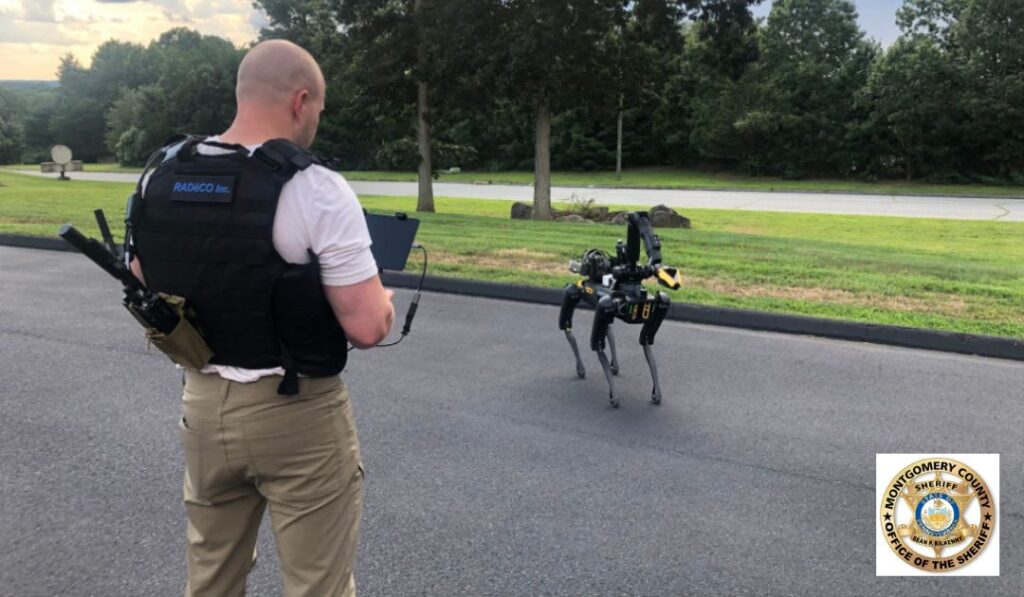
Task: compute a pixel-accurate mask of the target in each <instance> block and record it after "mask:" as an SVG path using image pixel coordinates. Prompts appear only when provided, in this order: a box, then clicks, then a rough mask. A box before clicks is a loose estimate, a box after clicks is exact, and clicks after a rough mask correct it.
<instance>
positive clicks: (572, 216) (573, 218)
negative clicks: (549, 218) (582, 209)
mask: <svg viewBox="0 0 1024 597" xmlns="http://www.w3.org/2000/svg"><path fill="white" fill-rule="evenodd" d="M555 221H557V222H577V223H580V224H582V223H587V224H593V222H591V221H590V220H588V219H586V218H584V217H583V216H578V215H576V214H569V215H567V216H562V217H560V218H556V219H555Z"/></svg>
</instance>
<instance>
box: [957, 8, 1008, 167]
mask: <svg viewBox="0 0 1024 597" xmlns="http://www.w3.org/2000/svg"><path fill="white" fill-rule="evenodd" d="M953 31H954V38H955V40H956V43H957V46H958V49H959V51H960V52H961V55H962V60H963V64H964V68H965V70H966V84H965V85H964V86H963V93H962V95H961V102H962V106H963V110H964V112H965V113H966V116H967V120H968V121H969V122H970V131H969V138H968V139H967V149H968V150H969V152H970V153H969V155H971V156H975V157H976V158H977V159H976V161H974V162H973V163H972V164H971V165H972V167H973V168H974V169H977V170H980V171H982V172H983V173H985V174H988V175H994V176H997V177H999V178H1002V179H1007V178H1013V179H1015V180H1017V181H1018V182H1020V183H1024V3H1022V2H1020V1H1016V0H971V1H970V3H969V4H968V5H967V6H966V7H965V8H964V10H963V12H962V13H961V14H960V19H959V21H958V22H957V23H956V24H954V25H953Z"/></svg>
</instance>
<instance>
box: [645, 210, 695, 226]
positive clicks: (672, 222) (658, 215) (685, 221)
mask: <svg viewBox="0 0 1024 597" xmlns="http://www.w3.org/2000/svg"><path fill="white" fill-rule="evenodd" d="M650 216H651V225H652V226H654V227H655V228H689V227H690V218H687V217H685V216H681V215H679V214H677V213H676V212H675V211H674V210H670V211H656V212H654V213H652V214H650Z"/></svg>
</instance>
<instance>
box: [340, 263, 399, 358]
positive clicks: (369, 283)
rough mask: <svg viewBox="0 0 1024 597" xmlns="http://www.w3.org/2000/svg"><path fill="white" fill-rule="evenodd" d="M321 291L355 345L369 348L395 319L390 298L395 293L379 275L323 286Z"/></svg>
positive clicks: (377, 341) (386, 333)
mask: <svg viewBox="0 0 1024 597" xmlns="http://www.w3.org/2000/svg"><path fill="white" fill-rule="evenodd" d="M324 294H325V295H326V296H327V302H329V303H330V304H331V309H333V310H334V315H335V317H337V318H338V323H340V324H341V327H342V329H343V330H345V336H346V337H347V338H348V341H349V342H351V343H352V345H353V346H355V347H356V348H372V347H374V346H376V345H377V344H378V343H379V342H380V341H381V340H383V339H384V338H387V336H388V333H389V332H391V325H392V324H393V323H394V322H395V307H394V305H392V304H391V299H392V298H393V297H394V296H395V293H394V291H392V290H387V289H385V288H384V286H383V285H382V284H381V283H380V276H374V277H372V278H369V279H367V280H365V281H363V282H359V283H358V284H352V285H349V286H324Z"/></svg>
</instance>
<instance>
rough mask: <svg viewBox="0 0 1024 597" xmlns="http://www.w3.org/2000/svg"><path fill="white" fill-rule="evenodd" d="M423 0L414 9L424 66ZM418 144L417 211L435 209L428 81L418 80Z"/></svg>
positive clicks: (420, 61)
mask: <svg viewBox="0 0 1024 597" xmlns="http://www.w3.org/2000/svg"><path fill="white" fill-rule="evenodd" d="M422 10H423V0H416V3H415V4H414V6H413V11H414V12H415V16H416V28H417V30H418V31H417V33H418V34H419V44H417V46H416V63H417V65H418V66H420V67H422V66H423V64H424V62H425V61H426V59H427V55H426V54H427V48H426V43H425V41H424V32H423V27H424V24H423V18H422V17H423V13H422ZM416 144H417V146H418V147H419V153H420V168H419V173H418V175H417V179H418V180H419V193H418V195H417V198H416V211H428V212H433V211H434V179H433V176H434V166H433V163H432V161H431V159H430V111H429V109H428V103H427V82H426V81H417V82H416Z"/></svg>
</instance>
